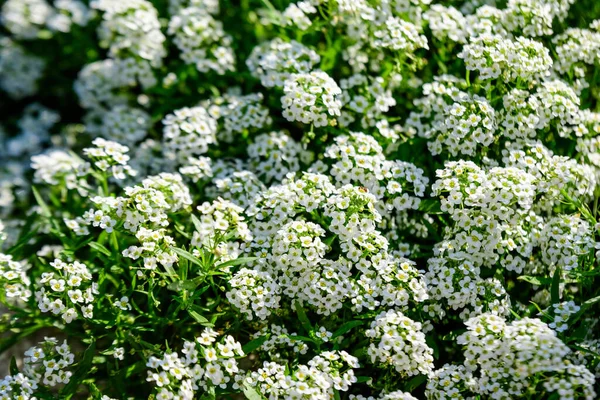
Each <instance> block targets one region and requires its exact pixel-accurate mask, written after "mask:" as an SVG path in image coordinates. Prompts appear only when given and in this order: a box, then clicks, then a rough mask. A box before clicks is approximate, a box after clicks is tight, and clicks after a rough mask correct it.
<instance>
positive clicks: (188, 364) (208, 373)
mask: <svg viewBox="0 0 600 400" xmlns="http://www.w3.org/2000/svg"><path fill="white" fill-rule="evenodd" d="M218 337H219V334H218V333H217V332H215V331H214V330H212V329H205V330H204V332H202V334H201V335H200V336H198V337H197V338H196V339H195V340H194V341H187V340H184V342H183V348H182V349H181V351H180V352H181V354H179V353H177V352H171V353H165V354H164V355H163V357H162V358H158V357H156V356H151V357H150V358H149V359H148V362H147V363H146V367H147V368H148V378H147V381H148V382H151V383H152V384H153V386H156V398H157V399H173V398H174V397H175V396H177V398H180V399H193V398H194V394H195V393H201V392H206V391H207V390H209V388H214V387H223V388H225V387H227V386H228V385H232V384H233V385H235V381H234V380H232V378H235V377H236V376H237V374H238V372H239V367H238V363H237V360H236V358H239V357H242V356H244V351H243V350H242V346H241V345H240V344H239V343H238V342H236V341H235V340H234V339H233V338H232V337H231V336H225V337H223V338H221V339H218Z"/></svg>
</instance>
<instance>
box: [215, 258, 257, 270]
mask: <svg viewBox="0 0 600 400" xmlns="http://www.w3.org/2000/svg"><path fill="white" fill-rule="evenodd" d="M257 259H258V257H239V258H236V259H235V260H229V261H227V262H224V263H222V264H219V265H217V266H216V267H215V269H223V268H226V267H233V266H235V265H240V264H247V263H250V262H252V261H254V260H257Z"/></svg>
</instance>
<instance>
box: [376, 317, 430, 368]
mask: <svg viewBox="0 0 600 400" xmlns="http://www.w3.org/2000/svg"><path fill="white" fill-rule="evenodd" d="M365 336H366V337H368V338H370V339H371V340H372V341H374V342H375V343H372V344H371V345H370V346H369V348H368V350H367V352H368V354H369V357H370V358H371V362H372V363H374V364H375V363H381V365H383V366H390V367H392V368H394V369H395V370H396V372H398V374H400V376H412V375H418V374H424V375H429V374H430V373H431V372H432V370H433V350H431V348H430V347H429V346H428V345H427V343H425V335H424V334H423V332H422V331H421V324H420V323H419V322H415V321H413V320H411V319H410V318H408V317H406V316H405V315H404V314H402V313H401V312H397V311H394V310H390V311H387V312H382V313H381V314H379V315H378V316H377V317H376V318H375V320H374V321H373V322H372V323H371V329H369V330H367V331H365Z"/></svg>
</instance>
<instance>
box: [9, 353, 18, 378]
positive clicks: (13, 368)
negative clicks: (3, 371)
mask: <svg viewBox="0 0 600 400" xmlns="http://www.w3.org/2000/svg"><path fill="white" fill-rule="evenodd" d="M9 372H10V374H11V375H13V376H14V375H17V374H18V373H19V368H17V359H16V358H15V356H12V358H11V359H10V368H9Z"/></svg>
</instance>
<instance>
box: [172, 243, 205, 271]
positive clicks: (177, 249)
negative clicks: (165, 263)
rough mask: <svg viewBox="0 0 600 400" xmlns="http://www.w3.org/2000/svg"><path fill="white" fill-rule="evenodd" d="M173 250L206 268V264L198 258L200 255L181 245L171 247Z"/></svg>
mask: <svg viewBox="0 0 600 400" xmlns="http://www.w3.org/2000/svg"><path fill="white" fill-rule="evenodd" d="M171 250H173V251H174V252H175V253H176V254H177V255H178V256H181V257H183V258H185V259H186V260H188V261H190V262H192V263H194V264H196V265H199V266H200V267H202V268H204V264H202V261H200V260H199V259H198V257H196V256H194V255H193V254H192V253H190V252H189V251H186V250H183V249H180V248H179V247H171Z"/></svg>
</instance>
